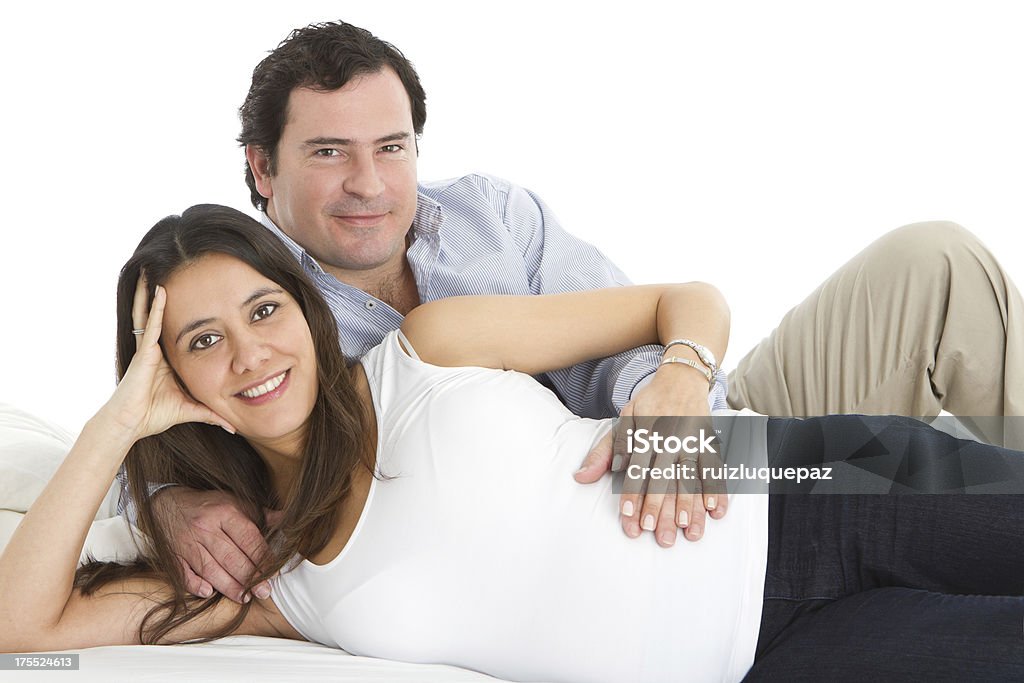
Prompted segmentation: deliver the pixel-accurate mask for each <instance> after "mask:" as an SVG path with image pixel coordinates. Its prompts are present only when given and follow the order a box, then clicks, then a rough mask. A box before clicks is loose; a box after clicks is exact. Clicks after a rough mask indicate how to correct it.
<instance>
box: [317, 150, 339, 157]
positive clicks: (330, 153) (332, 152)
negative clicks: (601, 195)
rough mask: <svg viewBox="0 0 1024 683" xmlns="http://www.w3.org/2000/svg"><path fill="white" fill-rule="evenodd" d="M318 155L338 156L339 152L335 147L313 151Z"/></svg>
mask: <svg viewBox="0 0 1024 683" xmlns="http://www.w3.org/2000/svg"><path fill="white" fill-rule="evenodd" d="M313 153H314V154H316V155H317V156H318V157H335V156H338V154H339V152H338V150H336V149H318V150H317V151H315V152H313Z"/></svg>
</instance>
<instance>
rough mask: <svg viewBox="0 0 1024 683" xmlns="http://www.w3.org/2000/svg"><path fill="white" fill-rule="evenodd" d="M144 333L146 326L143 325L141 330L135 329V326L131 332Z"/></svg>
mask: <svg viewBox="0 0 1024 683" xmlns="http://www.w3.org/2000/svg"><path fill="white" fill-rule="evenodd" d="M145 333H146V328H145V327H143V328H142V329H141V330H140V329H137V328H136V329H134V330H132V334H145Z"/></svg>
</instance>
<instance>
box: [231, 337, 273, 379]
mask: <svg viewBox="0 0 1024 683" xmlns="http://www.w3.org/2000/svg"><path fill="white" fill-rule="evenodd" d="M233 341H234V347H235V348H234V356H233V358H232V361H231V365H232V367H231V369H232V370H233V371H234V372H235V373H236V374H239V375H241V374H243V373H245V372H253V371H255V370H257V369H259V368H260V366H262V365H263V364H264V363H266V362H267V361H268V360H270V347H269V346H268V345H267V344H266V343H265V342H264V341H263V339H262V338H260V337H259V336H257V335H254V334H241V335H236V336H235V339H234V340H233Z"/></svg>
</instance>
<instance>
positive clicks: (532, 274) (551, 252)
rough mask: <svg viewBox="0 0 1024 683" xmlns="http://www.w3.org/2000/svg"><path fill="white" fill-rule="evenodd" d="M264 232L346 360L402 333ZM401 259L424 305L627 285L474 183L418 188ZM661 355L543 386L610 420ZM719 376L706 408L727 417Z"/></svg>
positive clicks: (625, 360)
mask: <svg viewBox="0 0 1024 683" xmlns="http://www.w3.org/2000/svg"><path fill="white" fill-rule="evenodd" d="M262 222H263V224H264V225H265V226H266V227H267V228H268V229H269V230H270V231H271V232H273V233H274V234H275V235H277V236H278V237H279V238H281V240H282V241H283V242H284V243H285V244H286V245H287V246H288V249H289V250H291V252H292V254H294V255H295V258H297V259H298V260H299V262H300V263H301V264H302V266H303V268H304V269H305V271H306V272H307V273H308V274H309V276H310V277H311V278H312V280H313V281H314V282H315V283H316V285H317V287H318V288H319V289H320V291H321V292H322V293H323V295H324V297H325V298H326V299H327V303H328V305H330V307H331V310H332V311H333V312H334V317H335V319H336V320H337V322H338V334H339V336H340V337H341V345H342V351H343V352H344V353H345V354H346V355H347V356H349V357H351V358H359V357H361V356H362V355H363V354H365V353H366V352H367V351H369V350H370V349H372V348H373V347H374V346H376V345H377V344H380V343H381V341H382V340H383V339H384V336H385V335H386V334H387V333H388V332H390V331H391V330H394V329H396V328H398V327H399V326H400V325H401V324H402V320H403V319H404V316H402V314H401V313H399V312H398V311H396V310H395V309H394V308H392V307H391V306H389V305H388V304H387V303H385V302H383V301H381V300H380V299H377V298H375V297H373V296H372V295H370V294H367V293H366V292H364V291H363V290H361V289H357V288H356V287H352V286H350V285H347V284H345V283H343V282H341V281H339V280H338V279H337V278H335V277H334V276H333V275H331V274H329V273H327V272H325V271H324V270H323V269H322V268H321V267H320V266H319V265H318V264H317V262H316V260H315V259H314V258H313V257H312V256H310V255H309V253H307V252H306V250H305V249H303V248H302V247H301V246H300V245H299V244H297V243H296V242H295V241H294V240H293V239H291V238H290V237H289V236H288V235H286V234H285V233H284V232H283V231H282V230H280V229H279V228H278V227H277V226H276V225H274V223H273V221H271V220H270V218H269V217H268V216H267V215H266V214H263V216H262ZM409 234H410V242H409V248H408V251H407V253H406V256H407V259H408V261H409V266H410V267H411V268H412V272H413V276H414V277H415V278H416V286H417V289H418V290H419V297H420V301H421V302H422V303H426V302H428V301H433V300H435V299H443V298H445V297H449V296H464V295H468V294H552V293H556V292H571V291H579V290H584V289H598V288H602V287H615V286H621V285H628V284H630V281H629V278H627V277H626V276H625V275H624V274H623V273H622V271H621V270H619V269H618V268H617V267H616V266H615V264H613V263H612V262H611V261H609V260H608V259H607V258H606V257H605V256H604V254H602V253H601V252H600V251H598V250H597V249H596V248H595V247H593V246H592V245H590V244H587V243H586V242H584V241H582V240H579V239H577V238H575V237H573V236H572V235H570V234H569V233H567V232H566V231H565V230H564V229H562V226H561V225H559V223H558V220H557V219H556V218H555V216H554V214H552V212H551V209H549V208H548V207H547V205H546V204H545V203H544V202H543V201H542V200H541V199H540V198H539V197H537V196H536V195H535V194H533V193H532V192H530V191H529V190H525V189H523V188H521V187H517V186H516V185H513V184H511V183H509V182H507V181H505V180H501V179H499V178H494V177H491V176H485V175H479V174H473V175H467V176H463V177H461V178H458V179H454V180H443V181H437V182H432V183H425V184H421V185H420V186H419V197H418V202H417V206H416V216H415V218H414V219H413V224H412V229H411V230H410V233H409ZM663 351H664V349H662V348H661V347H660V346H643V347H640V348H637V349H633V350H632V351H628V352H626V353H620V354H618V355H615V356H611V357H609V358H604V359H602V360H598V361H590V362H587V363H581V364H579V365H575V366H573V367H570V368H566V369H563V370H556V371H554V372H550V373H547V375H546V376H543V377H539V378H538V379H540V380H541V381H542V382H544V383H545V384H546V385H548V386H549V387H551V388H552V389H554V391H555V392H556V393H557V394H558V396H559V398H561V400H562V402H563V403H565V405H566V406H567V407H568V408H569V409H570V410H572V411H573V412H574V413H576V414H577V415H581V416H583V417H593V418H601V417H612V416H615V415H618V413H619V411H620V410H622V407H623V406H624V405H625V404H626V403H627V402H629V399H630V397H631V396H632V393H633V391H634V389H635V388H636V387H637V385H638V384H639V383H640V382H641V380H643V379H644V378H646V377H648V376H649V375H651V374H652V373H653V372H654V371H655V370H657V369H658V364H659V363H660V362H661V356H662V353H663ZM725 396H726V385H725V373H724V372H722V371H719V373H718V375H717V377H716V384H715V387H714V389H713V390H712V392H711V394H710V396H709V398H708V401H709V405H710V406H711V407H712V408H713V409H716V408H725V407H727V406H726V402H725Z"/></svg>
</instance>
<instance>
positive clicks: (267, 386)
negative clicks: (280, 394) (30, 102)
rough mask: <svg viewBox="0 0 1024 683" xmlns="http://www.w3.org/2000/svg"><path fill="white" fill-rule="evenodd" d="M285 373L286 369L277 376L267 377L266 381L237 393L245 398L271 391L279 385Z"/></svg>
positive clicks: (255, 396) (286, 372)
mask: <svg viewBox="0 0 1024 683" xmlns="http://www.w3.org/2000/svg"><path fill="white" fill-rule="evenodd" d="M287 374H288V371H287V370H285V371H284V372H282V373H281V374H280V375H278V376H277V377H272V378H271V379H268V380H267V381H266V382H264V383H263V384H261V385H259V386H258V387H253V388H252V389H246V390H245V391H240V392H238V393H239V394H241V395H242V396H245V397H246V398H257V397H259V396H262V395H263V394H266V393H268V392H271V391H273V390H274V389H277V388H278V387H279V386H281V382H283V381H284V376H285V375H287Z"/></svg>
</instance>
